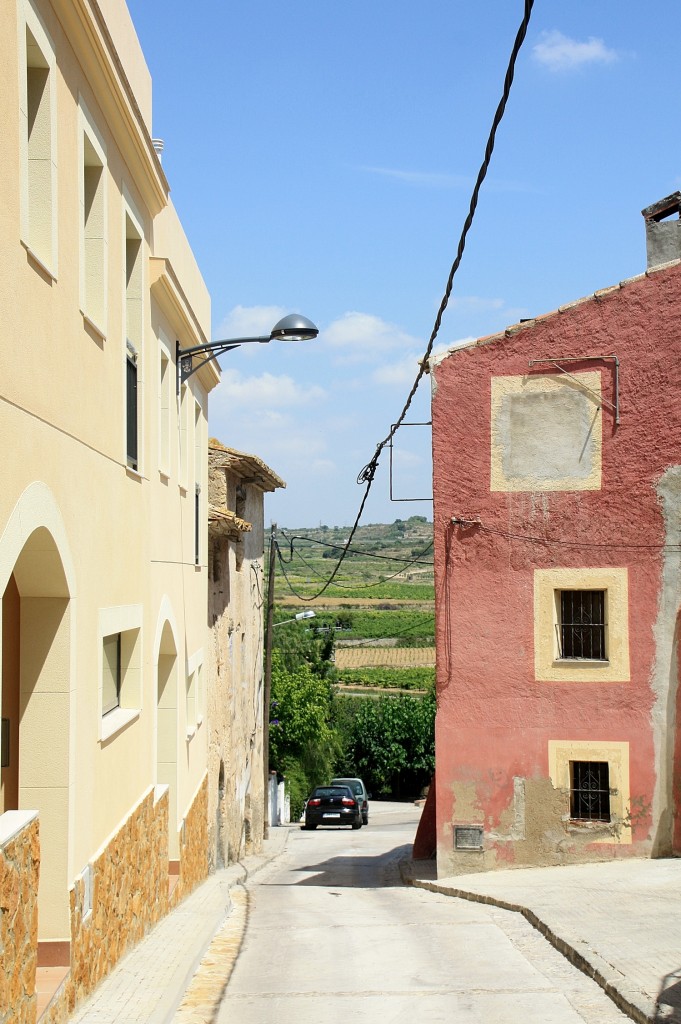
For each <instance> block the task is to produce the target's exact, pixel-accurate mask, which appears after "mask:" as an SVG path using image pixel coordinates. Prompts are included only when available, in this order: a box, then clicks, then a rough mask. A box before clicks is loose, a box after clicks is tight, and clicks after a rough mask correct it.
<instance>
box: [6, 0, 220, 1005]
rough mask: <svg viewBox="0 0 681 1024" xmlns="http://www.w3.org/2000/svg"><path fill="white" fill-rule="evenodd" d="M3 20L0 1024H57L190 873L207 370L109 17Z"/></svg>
mask: <svg viewBox="0 0 681 1024" xmlns="http://www.w3.org/2000/svg"><path fill="white" fill-rule="evenodd" d="M2 19H3V20H2V27H3V31H2V32H1V33H0V124H2V143H1V145H2V153H3V160H2V164H3V184H2V189H3V196H2V203H0V265H1V266H2V268H3V270H2V275H0V437H2V441H3V444H2V453H3V454H2V459H3V468H2V488H1V489H0V596H1V598H2V676H1V693H2V715H1V717H2V733H1V744H0V746H1V759H2V775H1V778H0V902H1V905H0V949H1V950H2V960H1V965H0V1019H1V1020H3V1021H4V1020H7V1019H11V1020H13V1021H20V1022H32V1021H34V1020H35V1019H36V1015H37V1014H38V1015H39V1014H40V1013H42V1011H43V1009H44V1007H45V1004H46V1003H47V1002H49V1001H50V999H51V998H52V997H54V998H52V1002H51V1005H50V1006H49V1008H48V1009H47V1010H46V1011H45V1013H44V1015H43V1020H45V1021H60V1020H63V1019H65V1016H66V1015H67V1014H68V1012H69V1011H70V1010H71V1009H73V1007H74V1006H75V1005H76V1004H77V1003H78V1002H80V1001H81V1000H82V999H83V998H84V997H85V996H86V995H87V994H88V993H89V992H90V991H91V990H92V989H93V987H94V986H95V985H96V984H97V982H98V981H99V980H100V979H101V978H102V977H103V976H104V975H105V974H106V973H107V972H108V971H109V970H110V969H111V967H112V966H113V964H114V963H115V962H116V961H117V960H118V959H119V958H120V957H121V956H122V955H123V954H124V953H125V952H126V949H128V948H129V947H130V946H131V945H132V944H134V943H136V942H137V941H139V939H140V938H141V937H142V936H143V935H144V933H145V932H146V931H147V930H148V929H149V928H150V926H151V925H152V924H153V923H154V922H155V921H156V920H157V919H158V918H159V917H160V916H161V915H163V914H164V913H166V912H167V910H168V909H169V908H170V907H171V906H172V905H173V904H174V903H176V902H177V901H178V900H179V899H181V898H182V896H183V895H184V894H186V893H187V892H188V891H189V890H190V889H191V888H192V887H193V886H194V885H195V884H196V883H197V882H198V881H199V880H200V879H201V878H203V877H204V876H205V875H206V873H207V871H208V853H207V850H208V838H207V831H208V830H207V799H208V776H207V749H208V745H207V735H206V733H207V729H206V691H205V685H206V675H207V662H208V656H209V652H210V646H211V639H210V632H209V628H208V622H207V561H208V528H207V520H208V516H207V501H206V498H207V493H208V479H207V439H208V431H207V410H208V394H209V392H210V390H211V389H212V388H213V387H214V386H215V384H216V383H217V381H218V379H219V372H218V370H217V368H216V364H215V363H214V362H211V363H207V364H206V365H204V366H202V367H200V368H198V370H197V372H195V373H193V374H192V375H191V376H190V377H188V378H187V379H186V380H184V381H178V375H177V365H176V358H177V357H176V351H177V346H178V344H179V346H180V347H182V348H187V347H191V346H196V345H200V344H202V343H204V342H205V341H206V340H207V338H208V337H209V330H210V300H209V296H208V293H207V291H206V288H205V285H204V283H203V280H202V278H201V275H200V273H199V271H198V268H197V266H196V263H195V260H194V257H193V255H192V252H191V249H190V247H189V245H188V243H187V240H186V238H185V235H184V233H183V231H182V228H181V225H180V223H179V221H178V218H177V215H176V213H175V210H174V208H173V206H172V205H171V203H170V200H169V187H168V182H167V180H166V177H165V174H164V172H163V168H162V166H161V163H160V160H159V156H158V154H157V152H156V150H155V147H154V144H153V142H152V129H151V125H152V116H151V110H152V108H151V80H150V76H149V72H148V69H147V67H146V65H145V62H144V58H143V55H142V52H141V49H140V46H139V43H138V41H137V37H136V35H135V31H134V28H133V25H132V22H131V20H130V17H129V14H128V11H127V8H126V6H125V3H124V2H123V0H97V2H95V0H83V2H82V3H78V4H76V3H74V2H73V0H10V2H8V3H6V4H4V6H3V15H2ZM178 383H179V387H178V386H177V385H178ZM36 975H37V977H38V985H37V986H36ZM36 988H38V989H39V990H40V993H41V999H40V1002H38V999H37V996H36ZM8 1014H9V1017H8Z"/></svg>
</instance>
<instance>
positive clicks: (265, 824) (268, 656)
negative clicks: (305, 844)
mask: <svg viewBox="0 0 681 1024" xmlns="http://www.w3.org/2000/svg"><path fill="white" fill-rule="evenodd" d="M276 534H277V524H276V523H272V526H271V528H270V562H269V572H268V574H267V613H266V617H265V665H264V672H263V676H264V678H263V695H262V765H263V782H264V786H265V788H264V791H263V821H262V837H263V839H267V838H269V834H270V695H271V690H272V630H273V622H272V620H273V618H274V563H275V558H276V543H277V542H276Z"/></svg>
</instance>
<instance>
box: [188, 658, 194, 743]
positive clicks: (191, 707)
mask: <svg viewBox="0 0 681 1024" xmlns="http://www.w3.org/2000/svg"><path fill="white" fill-rule="evenodd" d="M186 705H187V711H186V714H187V736H192V735H193V734H194V732H195V730H196V672H190V673H189V675H188V676H187V692H186Z"/></svg>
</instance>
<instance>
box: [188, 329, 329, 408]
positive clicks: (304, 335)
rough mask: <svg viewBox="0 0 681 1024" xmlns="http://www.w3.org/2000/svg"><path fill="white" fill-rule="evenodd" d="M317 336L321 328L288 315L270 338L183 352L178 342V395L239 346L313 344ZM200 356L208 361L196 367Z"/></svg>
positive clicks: (209, 344) (208, 345)
mask: <svg viewBox="0 0 681 1024" xmlns="http://www.w3.org/2000/svg"><path fill="white" fill-rule="evenodd" d="M318 334H319V328H318V327H316V326H315V325H314V324H313V323H312V321H311V320H308V319H307V317H306V316H301V315H300V313H289V314H288V316H285V317H282V319H281V320H279V322H278V323H276V324H275V325H274V327H273V328H272V330H271V331H270V333H269V334H264V335H262V336H260V337H258V338H225V339H224V340H222V341H208V342H206V343H205V344H203V345H192V347H191V348H182V347H181V345H180V343H179V341H178V342H177V343H176V349H177V393H178V395H179V393H180V388H181V386H182V385H183V384H184V382H185V381H186V380H187V379H188V378H189V377H191V375H192V374H193V373H196V371H197V370H200V369H201V367H202V366H205V365H206V364H207V363H210V362H211V361H212V360H213V359H215V358H216V356H219V355H222V354H223V353H225V352H231V351H232V349H234V348H239V346H240V345H252V344H258V345H266V344H267V343H268V342H270V341H312V339H313V338H316V337H317V335H318ZM199 354H201V355H204V356H205V357H206V358H205V359H202V360H201V362H200V363H197V364H196V365H194V362H193V356H195V355H199Z"/></svg>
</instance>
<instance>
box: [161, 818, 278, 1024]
mask: <svg viewBox="0 0 681 1024" xmlns="http://www.w3.org/2000/svg"><path fill="white" fill-rule="evenodd" d="M288 836H289V832H288V829H287V830H286V832H285V833H284V834H283V841H282V842H281V843H280V845H279V846H278V848H277V849H276V850H272V852H269V851H268V852H266V853H262V854H255V855H254V856H253V857H248V858H246V860H244V861H239V862H238V867H239V868H241V871H240V872H239V873H238V877H237V878H235V880H234V881H233V882H230V884H229V890H228V897H229V909H228V913H227V916H226V918H225V919H224V920H223V921H222V923H221V924H220V925H219V926H218V928H217V929H216V931H215V932H214V933H213V935H212V937H211V938H210V940H209V941H208V942H207V943H206V945H205V946H204V947H203V949H202V951H201V953H200V954H199V956H198V957H197V960H196V962H195V964H194V968H193V970H192V972H191V974H190V975H189V977H188V978H186V980H185V984H184V986H183V988H182V992H181V994H180V996H179V997H178V999H177V1000H175V1003H174V1006H173V1009H172V1011H171V1012H170V1013H167V1014H166V1016H165V1018H164V1020H163V1024H209V1022H212V1021H215V1020H216V1019H217V1014H218V1011H219V1009H220V1003H221V1002H222V998H223V996H224V993H225V990H226V988H227V985H228V984H229V979H230V977H231V975H232V971H233V969H234V965H235V964H236V961H237V958H238V956H239V953H240V951H241V946H242V944H243V940H244V935H245V934H246V927H247V925H248V918H249V910H250V898H249V894H248V890H247V889H246V883H247V882H248V880H249V879H250V878H252V877H253V876H254V875H257V874H258V872H260V871H261V870H262V869H263V868H264V867H266V866H267V865H268V864H270V863H271V862H272V861H273V860H274V859H275V858H276V857H279V856H280V855H281V854H282V853H283V852H284V850H285V849H286V844H287V842H288ZM236 866H237V865H234V867H236Z"/></svg>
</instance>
